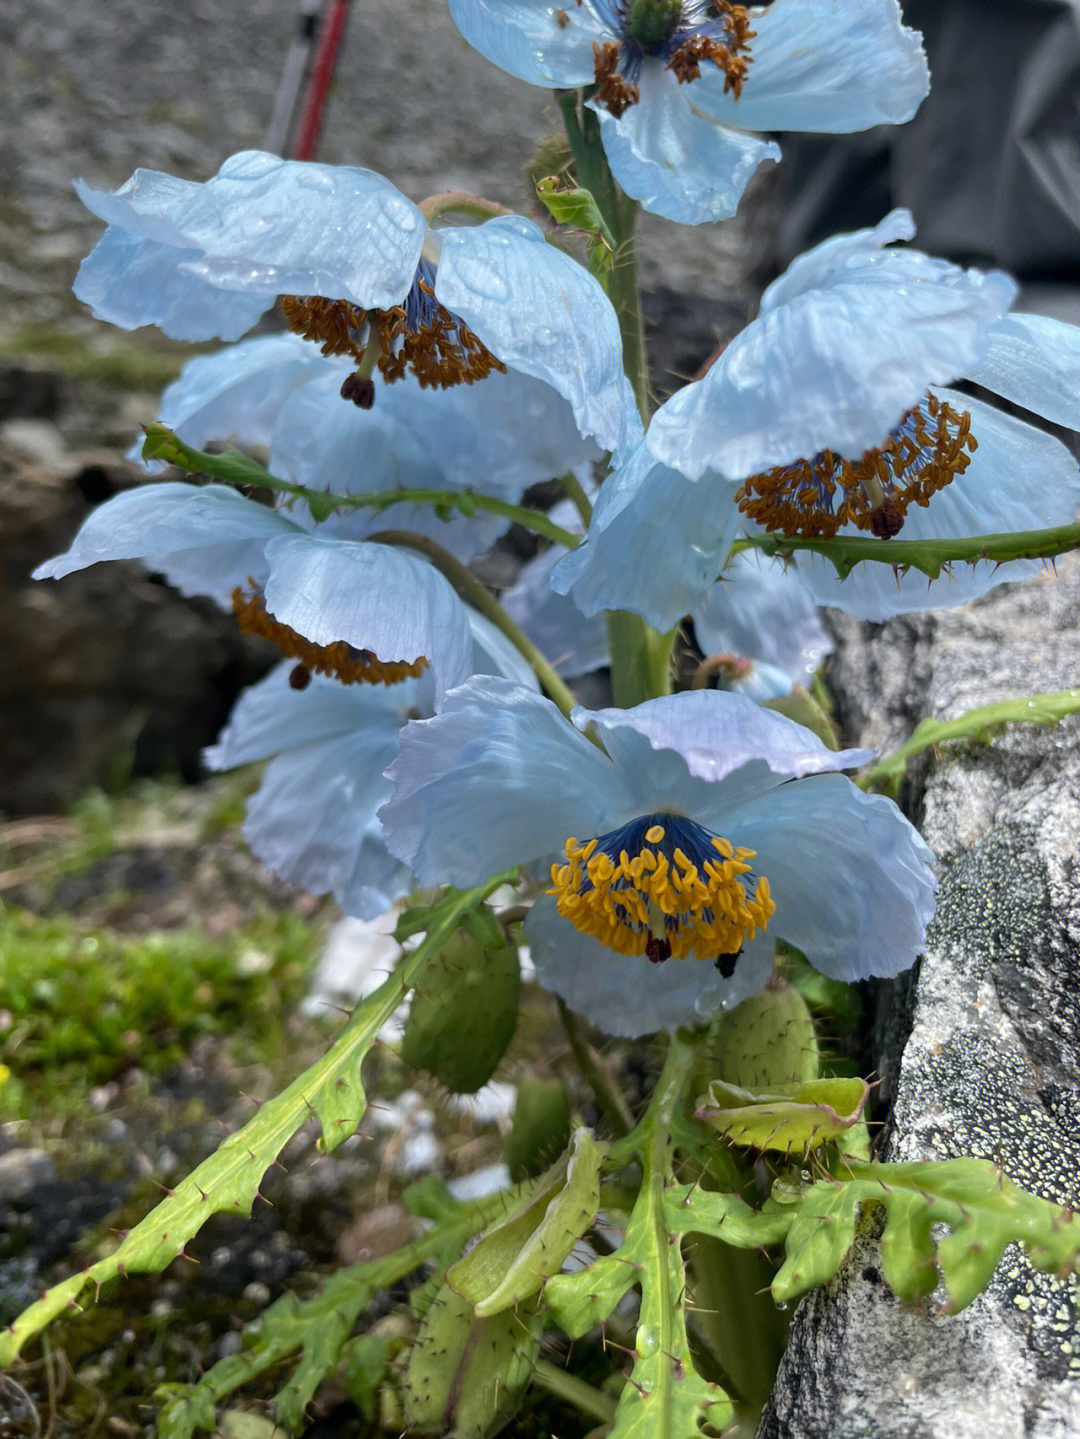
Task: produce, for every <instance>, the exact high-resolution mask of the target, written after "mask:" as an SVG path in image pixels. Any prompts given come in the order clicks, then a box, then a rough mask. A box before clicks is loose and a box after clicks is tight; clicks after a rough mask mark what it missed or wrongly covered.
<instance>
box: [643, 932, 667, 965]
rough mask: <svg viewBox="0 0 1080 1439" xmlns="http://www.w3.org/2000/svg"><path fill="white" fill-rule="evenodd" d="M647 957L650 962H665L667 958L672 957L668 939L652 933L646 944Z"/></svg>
mask: <svg viewBox="0 0 1080 1439" xmlns="http://www.w3.org/2000/svg"><path fill="white" fill-rule="evenodd" d="M645 957H646V959H647V960H648V961H649V963H650V964H663V962H664V960H665V959H670V958H671V944H670V943H669V941H668V940H666V939H657V938H656V935H655V934H650V935H649V938H648V941H647V942H646V945H645Z"/></svg>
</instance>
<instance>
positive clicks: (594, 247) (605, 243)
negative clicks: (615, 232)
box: [536, 175, 615, 281]
mask: <svg viewBox="0 0 1080 1439" xmlns="http://www.w3.org/2000/svg"><path fill="white" fill-rule="evenodd" d="M560 186H561V188H560ZM536 195H537V199H538V200H539V201H540V203H541V205H543V207H544V209H545V210H546V211H547V212H548V214H549V215H550V216H551V218H552V219H553V220H554V221H555V223H556V224H558V225H572V226H573V227H574V228H575V229H576V230H581V231H583V232H584V233H585V234H586V235H587V236H588V240H589V270H590V271H591V273H592V274H593V275H595V276H596V278H597V279H598V280H601V281H603V279H604V277H605V276H606V275H607V274H608V272H609V271H610V269H611V266H612V263H613V261H614V259H615V240H614V237H613V236H612V233H611V231H610V229H609V228H608V225H607V222H606V221H605V220H604V217H603V215H602V214H601V213H600V207H599V205H598V204H597V203H596V200H595V199H594V198H593V195H592V193H591V191H589V190H583V189H582V188H581V187H580V186H571V187H569V188H567V187H566V185H565V184H563V183H562V182H561V181H560V179H559V176H558V175H547V176H545V177H544V178H543V179H542V180H537V182H536Z"/></svg>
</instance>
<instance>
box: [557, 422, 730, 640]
mask: <svg viewBox="0 0 1080 1439" xmlns="http://www.w3.org/2000/svg"><path fill="white" fill-rule="evenodd" d="M669 403H670V402H669ZM654 423H655V421H654ZM733 495H734V486H732V485H728V484H726V483H725V482H724V481H723V480H720V479H717V478H716V477H710V478H709V480H708V481H707V482H705V483H702V484H701V485H695V484H692V483H691V482H690V481H689V480H687V478H686V477H685V475H682V474H680V473H679V472H678V471H677V470H673V469H669V468H668V467H667V466H666V465H663V464H657V463H656V461H655V460H654V458H653V456H652V455H651V454H650V452H649V450H648V448H647V446H646V444H644V443H639V445H638V447H637V448H636V449H635V450H633V451H632V452H631V454H630V456H629V458H628V459H627V461H626V463H625V464H624V465H623V466H621V467H620V468H619V469H618V470H616V471H614V473H612V474H611V475H609V476H608V478H607V479H606V480H605V481H604V483H603V484H602V485H601V487H600V496H599V499H598V500H597V504H596V509H595V510H594V512H593V518H592V523H591V524H590V526H589V532H588V535H587V536H586V538H585V541H584V543H583V544H581V545H579V546H578V548H577V549H576V550H573V551H571V552H570V554H568V555H566V556H564V557H563V558H562V559H561V560H560V561H559V562H558V563H557V564H556V566H555V568H554V570H553V572H552V587H553V588H554V589H555V590H557V591H558V592H559V593H560V594H568V595H570V596H571V597H572V598H573V600H574V603H575V604H576V605H577V606H578V608H579V609H580V610H582V611H583V612H584V613H585V614H586V615H597V614H600V613H601V612H602V611H604V610H631V611H632V612H633V613H634V614H638V615H641V616H642V617H643V618H644V619H646V620H647V621H648V622H649V624H651V625H653V626H655V627H656V628H657V629H659V630H669V629H671V627H672V626H673V625H675V624H678V622H679V620H680V619H682V617H683V616H684V615H685V614H687V613H689V611H690V610H692V609H693V608H694V607H695V606H696V605H698V604H700V603H701V601H702V600H703V598H704V596H705V595H706V593H707V592H708V590H709V588H710V587H711V586H712V585H713V584H714V583H715V580H716V576H717V575H718V574H719V573H720V571H721V569H722V568H723V566H724V562H725V560H726V559H727V556H728V551H729V550H730V548H731V541H732V540H733V539H734V537H735V533H736V531H737V529H738V525H739V514H738V511H737V510H736V508H735V503H734V498H733Z"/></svg>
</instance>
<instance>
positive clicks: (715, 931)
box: [380, 678, 934, 1035]
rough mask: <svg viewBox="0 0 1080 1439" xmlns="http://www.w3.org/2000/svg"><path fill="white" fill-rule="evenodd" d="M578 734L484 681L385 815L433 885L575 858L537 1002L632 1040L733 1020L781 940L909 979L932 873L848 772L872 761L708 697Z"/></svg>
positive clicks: (434, 735)
mask: <svg viewBox="0 0 1080 1439" xmlns="http://www.w3.org/2000/svg"><path fill="white" fill-rule="evenodd" d="M571 719H572V723H571V722H568V721H567V720H565V719H564V718H563V716H562V715H561V714H560V713H559V711H558V710H557V709H556V708H555V706H554V705H552V704H551V703H550V702H549V701H548V700H546V699H543V698H542V697H541V696H539V695H537V694H535V693H532V692H530V691H527V690H524V689H521V688H520V687H518V686H515V685H513V684H511V683H508V682H506V681H504V680H498V679H477V678H473V679H471V680H469V681H468V682H466V683H465V684H464V685H461V686H460V687H458V688H457V689H455V690H453V691H451V692H450V693H449V694H448V695H447V696H446V699H445V701H444V703H443V706H442V709H441V711H440V713H439V714H437V715H436V716H435V717H434V718H433V719H430V720H426V721H419V722H415V723H411V724H409V725H407V726H406V727H405V729H404V730H403V731H402V735H401V754H400V756H399V758H398V759H397V760H396V761H395V762H394V763H393V764H392V765H391V766H390V768H389V770H388V771H387V774H388V776H389V778H390V779H392V780H393V782H394V786H395V794H394V798H393V799H392V800H391V801H390V802H389V804H387V805H385V806H384V807H383V809H382V810H381V811H380V815H381V818H382V821H383V828H384V832H385V834H386V839H387V844H388V846H389V848H390V850H391V852H392V853H394V854H397V855H398V856H399V857H400V858H402V859H403V860H405V862H406V863H408V864H409V865H410V867H411V868H413V869H414V871H415V872H416V875H417V877H418V879H419V881H420V882H421V883H422V884H423V883H434V882H437V881H438V882H444V883H445V882H449V883H451V884H457V885H470V884H475V883H478V882H479V881H480V880H481V879H482V878H483V877H484V876H486V875H487V874H489V873H491V872H492V871H494V870H496V869H499V868H501V867H505V865H506V864H507V863H514V862H517V863H529V862H533V861H541V860H544V859H545V858H548V857H553V856H559V855H560V854H561V858H556V859H555V862H554V865H553V866H552V869H551V881H550V889H549V891H548V894H547V895H546V896H545V897H544V898H543V899H541V900H539V901H538V902H537V904H536V905H535V906H534V908H533V910H532V913H531V915H530V918H529V921H528V923H527V926H526V935H527V938H528V940H529V943H530V946H531V948H532V954H533V959H534V962H535V963H536V967H537V974H538V977H539V978H540V981H541V983H543V984H545V985H547V986H548V987H549V988H551V989H554V990H555V991H556V992H557V993H558V994H561V995H562V996H563V997H564V998H565V999H566V1000H567V1002H568V1003H569V1004H570V1005H571V1006H572V1007H574V1008H575V1009H577V1010H579V1011H580V1012H581V1013H582V1014H584V1015H585V1016H586V1017H587V1018H588V1019H590V1020H592V1021H593V1022H594V1023H596V1024H598V1025H600V1027H601V1028H603V1029H605V1030H607V1032H609V1033H614V1034H624V1035H636V1034H644V1033H648V1032H650V1031H652V1030H655V1029H660V1028H667V1027H672V1026H674V1025H676V1024H680V1023H686V1022H693V1021H694V1020H697V1019H700V1018H702V1017H705V1016H707V1015H708V1013H709V1012H711V1011H712V1010H714V1009H715V1008H717V1007H718V1006H721V1005H731V1004H736V1003H738V1002H739V1001H740V1000H741V999H743V998H745V997H746V996H747V995H749V994H753V993H755V992H756V991H757V990H759V989H761V988H762V986H763V985H764V984H765V983H766V981H767V979H768V976H769V974H770V973H771V970H772V963H773V953H774V941H775V940H776V939H777V938H782V939H786V940H787V941H788V942H790V943H791V944H793V945H795V946H796V947H797V948H799V949H801V950H802V951H803V952H804V953H805V954H806V955H807V956H808V958H809V959H810V960H811V962H812V963H814V964H815V965H817V967H818V968H819V969H821V970H822V971H823V972H824V973H826V974H828V975H831V976H833V977H835V978H839V979H845V980H855V979H861V978H866V977H867V976H869V975H872V974H878V975H891V974H897V973H899V971H900V970H902V969H904V968H906V967H907V966H908V965H910V964H911V963H912V962H913V960H914V959H915V957H916V955H917V954H918V952H919V949H920V947H921V945H922V942H923V935H924V930H925V926H926V923H927V920H928V918H929V915H930V913H931V909H932V895H933V890H934V879H933V875H932V873H931V870H930V868H929V865H930V860H931V856H930V853H929V851H928V850H927V848H926V845H925V844H924V843H923V841H922V840H921V839H920V838H919V836H918V834H917V833H916V832H915V830H914V829H912V827H911V826H910V825H909V824H908V822H907V821H906V820H905V819H904V818H903V816H902V815H901V814H900V812H899V810H898V809H897V808H896V807H895V805H893V804H892V803H891V802H890V801H888V800H886V799H884V798H882V797H881V796H877V795H867V794H863V793H862V792H861V791H859V790H858V789H857V788H856V787H855V786H854V785H853V784H851V783H850V781H849V780H848V779H846V778H845V777H844V776H843V775H841V774H839V773H837V771H839V770H842V769H844V768H846V767H850V766H852V765H855V764H860V763H862V762H864V761H865V760H866V759H868V758H869V757H870V756H869V754H868V752H866V751H859V750H848V751H842V752H840V753H834V752H832V751H830V750H828V749H826V747H825V746H824V744H822V742H821V741H820V740H819V739H818V738H817V737H816V736H815V735H813V734H811V733H810V732H809V731H808V730H805V729H803V728H802V727H801V726H800V725H797V724H794V723H793V722H792V721H790V720H787V719H784V718H783V717H782V716H780V715H777V714H774V713H772V712H770V711H768V710H763V709H761V708H759V706H757V705H756V704H754V703H753V702H752V701H751V700H749V699H746V698H744V697H743V696H741V695H734V694H724V693H720V692H717V691H709V690H698V691H685V692H683V693H681V694H678V695H672V696H667V697H665V698H662V699H657V700H650V701H647V702H646V703H644V704H641V705H638V706H637V707H636V708H635V709H630V710H610V709H609V710H584V709H577V710H575V711H574V712H573V715H572V717H571ZM586 732H587V733H588V734H590V735H592V736H594V737H595V738H596V739H598V740H599V741H600V742H601V743H602V745H603V748H602V749H601V748H600V747H599V746H598V745H597V744H595V743H593V742H591V740H590V739H587V738H586V737H585V734H586ZM811 855H812V856H813V862H812V863H811V862H810V856H811ZM650 961H653V962H652V963H650ZM664 961H667V962H664Z"/></svg>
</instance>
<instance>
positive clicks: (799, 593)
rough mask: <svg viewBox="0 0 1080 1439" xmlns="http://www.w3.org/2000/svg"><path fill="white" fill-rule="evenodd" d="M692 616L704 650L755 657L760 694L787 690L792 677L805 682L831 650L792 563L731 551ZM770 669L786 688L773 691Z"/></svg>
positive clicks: (775, 679) (811, 598)
mask: <svg viewBox="0 0 1080 1439" xmlns="http://www.w3.org/2000/svg"><path fill="white" fill-rule="evenodd" d="M693 619H694V635H695V638H696V639H697V642H698V644H699V646H700V647H701V649H702V651H703V652H704V653H705V654H706V655H713V654H735V655H742V656H744V657H745V658H746V659H751V660H753V661H754V662H755V672H758V671H761V673H759V674H758V679H759V681H764V682H765V683H766V684H767V685H768V686H769V687H770V688H771V690H772V692H773V693H772V694H770V695H766V696H764V697H765V698H772V697H774V695H775V694H777V693H785V694H786V693H788V692H789V691H790V689H791V681H792V680H795V681H797V682H798V683H799V684H803V685H806V684H809V682H810V680H811V679H812V678H813V676H814V673H815V671H816V670H817V667H818V665H819V664H820V663H821V661H822V660H823V659H824V657H825V656H826V655H827V654H828V653H829V652H830V651H831V650H832V640H831V639H830V638H829V635H828V633H827V632H826V630H825V627H824V625H823V624H822V623H821V617H820V616H819V614H818V608H817V604H816V603H815V601H814V598H813V596H812V595H811V594H810V592H809V591H808V590H807V588H806V586H805V585H804V584H803V582H802V580H801V579H800V577H799V574H798V571H797V570H796V568H795V567H794V566H785V565H784V564H782V563H781V562H779V561H776V560H767V559H764V558H762V557H760V556H758V555H756V554H754V555H752V554H750V553H749V552H745V551H744V552H743V553H742V554H738V555H735V556H734V558H733V559H732V560H731V563H730V564H729V565H728V566H727V568H726V569H725V570H724V572H723V574H722V575H721V577H720V581H719V583H717V584H715V585H713V587H712V589H711V590H709V592H708V594H707V595H706V596H705V599H704V600H703V602H702V603H701V604H700V605H699V606H698V607H697V608H696V609H695V610H694V613H693ZM773 671H779V672H780V673H781V674H783V675H784V676H786V678H787V689H786V690H782V691H777V689H776V684H777V678H776V674H775V673H774V672H773ZM748 693H749V691H748ZM751 698H752V699H757V698H758V696H757V694H751Z"/></svg>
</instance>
